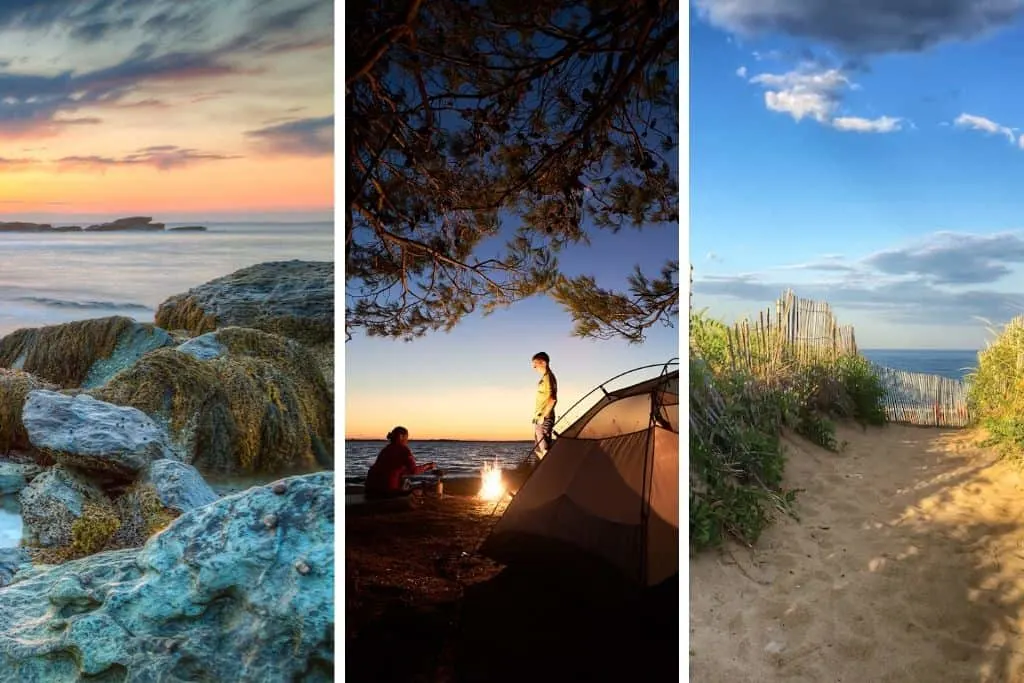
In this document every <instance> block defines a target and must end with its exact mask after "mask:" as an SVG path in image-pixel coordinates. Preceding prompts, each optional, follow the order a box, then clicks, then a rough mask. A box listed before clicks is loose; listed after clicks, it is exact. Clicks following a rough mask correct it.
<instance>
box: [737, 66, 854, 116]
mask: <svg viewBox="0 0 1024 683" xmlns="http://www.w3.org/2000/svg"><path fill="white" fill-rule="evenodd" d="M750 82H751V83H754V84H757V85H760V86H762V87H764V88H765V89H766V92H765V94H764V103H765V106H767V107H768V108H769V109H770V110H772V111H775V112H779V113H783V114H789V115H790V116H792V117H793V120H794V121H801V120H803V119H804V118H805V117H809V118H812V119H814V120H815V121H818V122H819V123H827V122H828V120H829V119H830V118H831V116H832V113H833V112H834V111H835V109H836V107H837V106H838V104H839V95H840V93H841V92H842V90H843V89H844V88H846V87H848V86H849V85H850V81H849V79H847V78H846V76H844V75H843V74H842V72H840V71H839V70H838V69H828V70H825V71H812V70H810V69H808V68H806V67H804V68H800V69H796V70H794V71H790V72H788V73H784V74H760V75H758V76H754V77H753V78H751V79H750Z"/></svg>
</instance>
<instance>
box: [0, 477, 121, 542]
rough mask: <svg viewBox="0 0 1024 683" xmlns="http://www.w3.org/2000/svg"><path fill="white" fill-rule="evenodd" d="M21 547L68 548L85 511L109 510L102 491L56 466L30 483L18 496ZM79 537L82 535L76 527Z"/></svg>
mask: <svg viewBox="0 0 1024 683" xmlns="http://www.w3.org/2000/svg"><path fill="white" fill-rule="evenodd" d="M18 498H19V502H20V503H21V518H22V523H23V524H24V538H25V544H26V545H30V546H34V547H38V548H62V547H70V546H71V545H72V541H73V536H74V534H73V532H72V529H73V527H74V526H75V524H76V523H77V522H78V521H79V520H80V519H81V518H82V517H83V515H85V514H86V513H87V512H89V511H93V512H95V511H96V510H100V509H112V506H111V503H110V500H109V499H108V498H107V496H106V495H105V494H104V493H103V490H102V489H101V488H100V487H99V486H97V485H96V484H95V483H93V482H92V481H90V480H89V478H88V477H87V476H85V475H84V474H82V473H80V472H77V471H75V470H73V469H71V468H68V467H63V466H61V465H58V466H56V467H52V468H50V469H48V470H47V471H45V472H43V473H42V474H40V475H39V476H38V477H36V478H35V479H33V480H32V482H31V483H30V484H29V485H28V486H26V487H25V488H24V489H22V490H21V493H20V494H19V495H18ZM79 528H80V530H79V536H81V535H82V530H81V529H82V526H81V525H80V527H79Z"/></svg>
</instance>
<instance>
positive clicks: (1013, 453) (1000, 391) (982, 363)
mask: <svg viewBox="0 0 1024 683" xmlns="http://www.w3.org/2000/svg"><path fill="white" fill-rule="evenodd" d="M967 384H968V402H969V406H970V411H971V417H972V419H973V420H974V422H975V423H976V425H977V426H978V427H981V428H982V429H983V430H984V431H985V432H986V438H985V445H989V446H993V447H995V448H997V449H998V450H999V451H1000V452H1001V453H1002V454H1003V455H1004V456H1006V457H1009V458H1012V459H1014V460H1019V461H1021V462H1024V316H1019V317H1016V318H1014V319H1013V320H1011V321H1010V322H1008V323H1007V324H1006V325H1005V326H1004V327H1003V329H1002V330H1000V331H998V332H996V333H995V335H994V338H993V339H992V341H991V342H989V344H988V346H987V347H986V348H985V349H984V350H982V351H981V352H980V353H979V354H978V366H977V368H976V369H975V370H974V371H973V372H971V373H970V374H968V376H967Z"/></svg>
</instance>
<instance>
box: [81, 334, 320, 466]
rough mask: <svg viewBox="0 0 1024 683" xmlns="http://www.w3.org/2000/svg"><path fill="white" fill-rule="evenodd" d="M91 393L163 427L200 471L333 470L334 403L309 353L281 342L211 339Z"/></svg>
mask: <svg viewBox="0 0 1024 683" xmlns="http://www.w3.org/2000/svg"><path fill="white" fill-rule="evenodd" d="M197 356H198V357H197ZM92 393H93V395H94V396H95V397H96V398H98V399H100V400H102V401H108V402H110V403H115V404H118V405H124V406H131V407H134V408H138V409H139V410H142V411H144V412H146V413H147V414H149V415H151V416H154V417H156V418H158V419H160V420H161V421H163V422H164V423H165V424H166V425H167V426H168V428H169V429H170V433H171V436H172V438H173V440H174V441H175V443H176V445H177V447H178V449H179V451H180V452H182V453H184V454H185V460H186V461H187V462H190V463H191V464H193V465H195V466H196V467H197V468H199V469H200V470H202V471H208V472H218V473H233V474H242V473H253V472H295V471H309V470H311V469H316V468H318V467H330V466H333V462H331V461H330V460H331V454H332V453H333V448H334V398H333V395H332V393H331V392H330V391H329V390H328V387H327V384H326V381H325V380H324V377H323V374H322V372H321V371H320V368H319V365H318V364H317V362H316V360H315V358H314V357H313V356H312V354H311V353H310V351H309V350H308V349H307V348H305V347H304V346H303V345H302V344H300V343H298V342H295V341H294V340H291V339H287V338H285V337H282V336H279V335H275V334H270V333H267V332H262V331H260V330H253V329H246V328H226V329H222V330H218V331H216V332H214V333H211V334H210V335H207V338H206V339H205V340H203V341H202V342H201V343H196V340H192V341H191V342H188V343H186V344H184V345H182V346H181V347H178V348H176V349H159V350H157V351H154V352H152V353H149V354H147V355H146V356H144V357H143V358H141V359H140V360H139V361H138V362H137V363H136V364H135V365H134V366H132V367H131V368H129V369H127V370H125V371H123V372H121V373H119V374H118V375H116V376H115V377H113V378H112V379H111V380H110V381H109V382H108V383H107V384H106V385H105V386H103V387H101V388H100V389H98V390H96V391H94V392H92Z"/></svg>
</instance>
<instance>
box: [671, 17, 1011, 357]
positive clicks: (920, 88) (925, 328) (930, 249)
mask: <svg viewBox="0 0 1024 683" xmlns="http://www.w3.org/2000/svg"><path fill="white" fill-rule="evenodd" d="M1022 10H1024V3H1022V2H1021V1H1020V0H1001V1H999V2H990V1H984V2H983V1H978V0H971V1H967V0H950V1H949V2H943V3H919V2H907V1H903V2H900V1H896V0H892V1H887V0H870V1H866V2H862V3H834V4H833V3H825V2H814V1H812V0H774V1H773V2H770V3H768V2H763V1H762V0H695V2H694V3H693V11H692V12H691V31H690V41H691V43H690V54H691V61H690V126H691V128H690V179H691V186H690V206H691V222H690V260H691V262H692V263H693V265H694V269H695V285H694V305H695V307H698V308H702V307H707V308H709V310H710V312H711V313H712V314H713V315H716V316H718V317H723V318H726V319H730V320H731V319H735V318H737V317H741V316H744V315H750V314H754V313H756V312H757V311H759V310H762V309H764V308H766V307H768V306H769V305H771V304H772V302H773V301H774V300H775V298H776V297H777V296H778V294H779V293H781V291H782V290H783V289H785V288H787V287H792V288H794V289H795V290H796V293H797V294H798V295H800V296H804V297H808V298H816V299H825V300H828V301H829V302H830V303H832V305H833V308H834V309H835V311H836V313H837V316H838V317H839V320H840V322H842V323H852V324H853V325H855V326H856V331H857V338H858V342H859V344H860V345H861V346H862V347H863V348H978V347H979V346H981V345H983V344H984V342H985V340H986V339H987V338H988V335H989V333H988V331H987V327H986V323H985V322H983V320H989V321H991V322H993V323H997V324H998V323H1002V322H1005V321H1006V320H1007V319H1009V318H1010V317H1012V316H1014V315H1017V314H1019V313H1024V295H1022V292H1024V270H1022V268H1021V265H1022V264H1024V232H1022V229H1024V137H1022V135H1024V91H1021V90H1020V88H1019V87H1018V80H1017V79H1015V78H1014V76H1013V74H1015V73H1019V72H1021V71H1024V14H1022Z"/></svg>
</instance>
